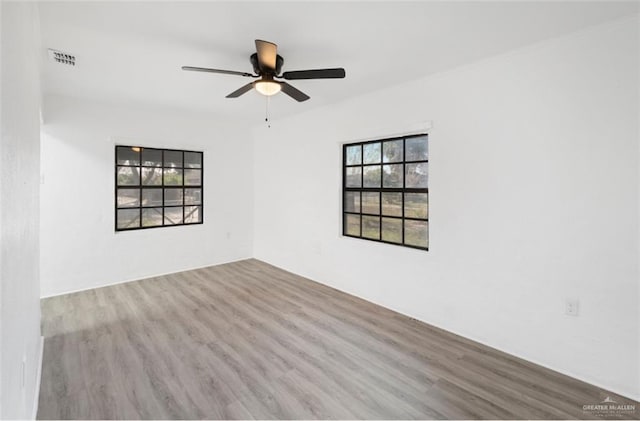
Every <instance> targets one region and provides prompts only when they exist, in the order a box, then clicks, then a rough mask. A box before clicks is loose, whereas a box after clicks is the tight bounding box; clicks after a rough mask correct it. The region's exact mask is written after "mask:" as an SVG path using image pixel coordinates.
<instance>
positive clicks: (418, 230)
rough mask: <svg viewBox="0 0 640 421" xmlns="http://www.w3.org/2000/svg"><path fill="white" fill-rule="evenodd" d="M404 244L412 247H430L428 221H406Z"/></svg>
mask: <svg viewBox="0 0 640 421" xmlns="http://www.w3.org/2000/svg"><path fill="white" fill-rule="evenodd" d="M404 243H405V244H408V245H410V246H417V247H425V248H426V247H429V226H428V223H427V221H412V220H409V219H407V220H405V221H404Z"/></svg>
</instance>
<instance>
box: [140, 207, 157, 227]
mask: <svg viewBox="0 0 640 421" xmlns="http://www.w3.org/2000/svg"><path fill="white" fill-rule="evenodd" d="M160 225H162V208H150V209H142V226H143V227H157V226H160Z"/></svg>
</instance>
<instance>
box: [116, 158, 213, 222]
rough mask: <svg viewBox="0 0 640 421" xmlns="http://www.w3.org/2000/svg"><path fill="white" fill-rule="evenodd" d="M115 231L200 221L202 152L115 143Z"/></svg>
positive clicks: (201, 218) (201, 208) (201, 205)
mask: <svg viewBox="0 0 640 421" xmlns="http://www.w3.org/2000/svg"><path fill="white" fill-rule="evenodd" d="M115 164H116V210H115V212H116V215H115V218H116V231H122V230H132V229H141V228H155V227H162V226H175V225H186V224H201V223H202V222H203V217H202V215H203V213H202V210H203V203H202V197H203V195H202V171H203V163H202V152H194V151H181V150H173V149H154V148H143V147H141V146H116V163H115Z"/></svg>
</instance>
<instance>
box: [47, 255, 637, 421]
mask: <svg viewBox="0 0 640 421" xmlns="http://www.w3.org/2000/svg"><path fill="white" fill-rule="evenodd" d="M42 314H43V331H44V335H45V337H46V338H45V346H44V364H43V372H42V386H41V391H40V402H39V411H38V418H39V419H96V418H101V419H114V418H118V419H124V418H126V419H136V418H144V419H168V418H171V419H200V418H215V419H220V418H226V419H238V418H242V419H251V418H257V419H273V418H278V419H316V418H323V419H327V418H332V419H336V418H338V419H354V418H360V419H363V418H365V419H398V418H402V419H415V418H434V419H452V418H454V419H476V418H482V419H521V418H528V419H531V418H533V419H548V418H553V419H568V418H596V415H594V414H592V413H586V412H583V407H582V406H583V405H585V404H596V403H599V402H601V401H602V400H603V399H605V398H606V397H607V396H610V397H611V398H613V399H614V400H616V401H618V403H633V402H632V401H629V400H627V399H623V398H621V397H619V396H617V395H615V394H613V393H609V392H606V391H603V390H601V389H598V388H596V387H594V386H590V385H588V384H585V383H583V382H580V381H577V380H574V379H571V378H569V377H566V376H563V375H561V374H558V373H556V372H553V371H550V370H547V369H544V368H541V367H539V366H536V365H534V364H531V363H528V362H525V361H522V360H520V359H518V358H515V357H512V356H509V355H507V354H504V353H501V352H498V351H496V350H493V349H491V348H488V347H486V346H483V345H480V344H477V343H475V342H472V341H469V340H466V339H464V338H461V337H459V336H456V335H453V334H450V333H447V332H444V331H442V330H439V329H437V328H434V327H432V326H430V325H427V324H424V323H421V322H418V321H415V320H413V319H410V318H408V317H405V316H402V315H400V314H397V313H394V312H392V311H390V310H387V309H384V308H382V307H379V306H376V305H374V304H371V303H369V302H366V301H364V300H360V299H358V298H355V297H353V296H350V295H347V294H344V293H341V292H339V291H336V290H334V289H331V288H328V287H326V286H323V285H320V284H318V283H315V282H312V281H309V280H307V279H304V278H301V277H299V276H296V275H293V274H291V273H288V272H285V271H282V270H280V269H277V268H274V267H273V266H270V265H267V264H265V263H262V262H260V261H257V260H246V261H242V262H236V263H230V264H226V265H221V266H215V267H210V268H205V269H199V270H193V271H189V272H183V273H178V274H174V275H168V276H161V277H157V278H150V279H145V280H142V281H138V282H130V283H127V284H121V285H116V286H110V287H105V288H99V289H95V290H90V291H86V292H80V293H75V294H69V295H65V296H60V297H55V298H49V299H46V300H43V302H42ZM635 404H636V408H638V405H637V403H635ZM638 411H640V408H638V409H636V412H635V414H633V415H631V416H629V415H627V417H631V418H634V417H638V416H640V412H638Z"/></svg>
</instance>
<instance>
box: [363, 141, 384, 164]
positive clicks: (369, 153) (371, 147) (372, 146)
mask: <svg viewBox="0 0 640 421" xmlns="http://www.w3.org/2000/svg"><path fill="white" fill-rule="evenodd" d="M362 153H363V155H364V163H365V164H377V163H378V162H380V142H376V143H365V144H364V145H362Z"/></svg>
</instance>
